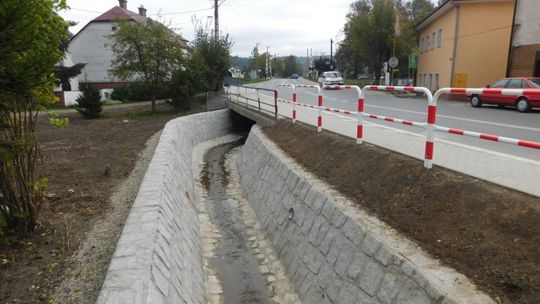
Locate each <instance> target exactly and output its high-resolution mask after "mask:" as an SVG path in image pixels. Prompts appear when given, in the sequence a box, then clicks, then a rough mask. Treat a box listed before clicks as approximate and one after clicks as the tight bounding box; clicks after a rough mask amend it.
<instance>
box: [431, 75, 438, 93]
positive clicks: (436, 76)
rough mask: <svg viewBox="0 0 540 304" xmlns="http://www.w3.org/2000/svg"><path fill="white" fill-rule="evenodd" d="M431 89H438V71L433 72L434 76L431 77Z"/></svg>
mask: <svg viewBox="0 0 540 304" xmlns="http://www.w3.org/2000/svg"><path fill="white" fill-rule="evenodd" d="M432 90H433V92H435V91H437V90H439V73H436V74H435V78H434V79H433V87H432Z"/></svg>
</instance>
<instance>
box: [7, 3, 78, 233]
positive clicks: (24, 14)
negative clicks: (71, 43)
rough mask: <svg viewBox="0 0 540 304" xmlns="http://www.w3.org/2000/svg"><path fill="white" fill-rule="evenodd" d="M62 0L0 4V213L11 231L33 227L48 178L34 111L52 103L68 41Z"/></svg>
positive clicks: (36, 113) (64, 5)
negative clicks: (41, 167)
mask: <svg viewBox="0 0 540 304" xmlns="http://www.w3.org/2000/svg"><path fill="white" fill-rule="evenodd" d="M65 8H66V2H65V1H64V0H2V2H1V3H0V216H1V217H3V219H4V221H5V222H6V224H7V226H8V227H9V228H10V229H17V230H20V231H24V232H29V231H31V230H33V229H34V227H35V224H36V221H37V218H38V212H39V209H40V206H41V202H42V198H43V193H44V186H45V184H46V179H43V178H41V179H40V178H38V177H37V176H36V175H35V172H34V169H35V165H36V161H37V159H38V145H37V140H36V137H35V134H34V130H35V127H36V122H37V115H38V111H39V109H40V108H42V106H44V105H45V104H47V103H53V102H54V101H55V97H54V95H53V93H52V90H53V88H54V86H55V84H56V83H57V79H56V77H55V75H54V68H55V65H56V64H57V63H58V62H59V61H60V60H61V59H62V57H63V52H62V50H61V48H60V47H59V46H60V45H62V44H63V43H65V41H66V40H67V39H68V32H67V24H66V22H65V21H64V20H63V19H62V18H61V17H60V16H58V14H57V12H58V11H59V10H61V9H65Z"/></svg>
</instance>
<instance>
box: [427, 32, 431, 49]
mask: <svg viewBox="0 0 540 304" xmlns="http://www.w3.org/2000/svg"><path fill="white" fill-rule="evenodd" d="M430 48H431V41H430V40H429V35H427V37H426V51H429V49H430Z"/></svg>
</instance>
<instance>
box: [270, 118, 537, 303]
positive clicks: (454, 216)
mask: <svg viewBox="0 0 540 304" xmlns="http://www.w3.org/2000/svg"><path fill="white" fill-rule="evenodd" d="M265 133H266V134H267V135H268V136H269V137H270V138H271V139H272V140H273V141H274V142H276V143H277V144H278V145H279V146H280V147H281V148H282V149H283V150H284V151H286V152H287V153H288V154H289V155H290V156H292V157H293V158H295V159H296V160H297V161H298V162H299V163H300V164H302V165H303V166H304V167H305V168H306V169H307V170H308V171H311V172H312V173H313V174H315V175H317V176H318V177H320V178H321V179H323V180H324V181H325V182H327V183H329V184H330V185H333V186H335V187H336V189H337V190H338V191H340V192H342V193H343V194H344V195H346V196H347V197H349V198H350V199H352V200H353V201H355V202H357V203H358V204H359V205H361V206H362V207H363V208H364V209H366V210H367V211H368V212H370V213H372V214H373V215H375V216H377V217H378V218H379V219H381V220H383V221H384V222H386V223H387V224H388V225H390V226H392V227H394V228H396V229H398V230H399V231H401V232H402V233H403V234H404V235H406V236H407V237H409V238H410V239H412V240H414V241H415V242H416V243H417V244H419V245H420V246H421V247H422V248H423V249H424V250H425V251H427V252H428V253H429V254H431V255H432V256H434V257H435V258H438V259H440V260H441V261H442V262H443V263H444V264H446V265H449V266H451V267H453V268H454V269H456V270H458V271H459V272H461V273H463V274H465V275H466V276H468V277H469V278H470V279H471V280H472V281H473V282H475V283H476V284H477V285H478V287H479V288H480V289H482V290H484V291H485V292H486V293H488V294H490V295H491V296H492V298H493V299H494V300H496V301H497V302H499V303H528V304H533V303H540V198H537V197H532V196H529V195H525V194H523V193H520V192H517V191H513V190H510V189H506V188H503V187H500V186H496V185H493V184H490V183H488V182H484V181H480V180H477V179H475V178H472V177H469V176H465V175H462V174H459V173H456V172H453V171H450V170H446V169H443V168H440V167H435V168H434V169H432V170H425V169H424V167H423V166H422V162H421V161H419V160H416V159H413V158H410V157H407V156H404V155H401V154H398V153H394V152H390V151H388V150H385V149H382V148H379V147H376V146H373V145H370V144H363V145H356V143H355V142H354V141H353V140H351V139H348V138H345V137H342V136H340V135H336V134H332V133H329V132H323V133H322V134H317V133H316V131H315V130H314V129H313V128H311V127H306V126H302V125H300V124H296V125H293V124H291V123H289V122H286V121H281V122H279V123H278V124H277V125H276V126H275V127H274V128H271V129H266V130H265Z"/></svg>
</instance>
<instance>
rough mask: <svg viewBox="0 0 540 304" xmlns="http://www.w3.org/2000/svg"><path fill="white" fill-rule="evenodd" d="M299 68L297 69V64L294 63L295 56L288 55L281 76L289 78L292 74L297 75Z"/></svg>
mask: <svg viewBox="0 0 540 304" xmlns="http://www.w3.org/2000/svg"><path fill="white" fill-rule="evenodd" d="M299 73H300V68H299V67H298V63H297V62H296V56H294V55H289V56H288V57H287V58H286V59H285V71H284V72H283V74H284V75H283V76H285V77H289V76H291V75H292V74H299Z"/></svg>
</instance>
